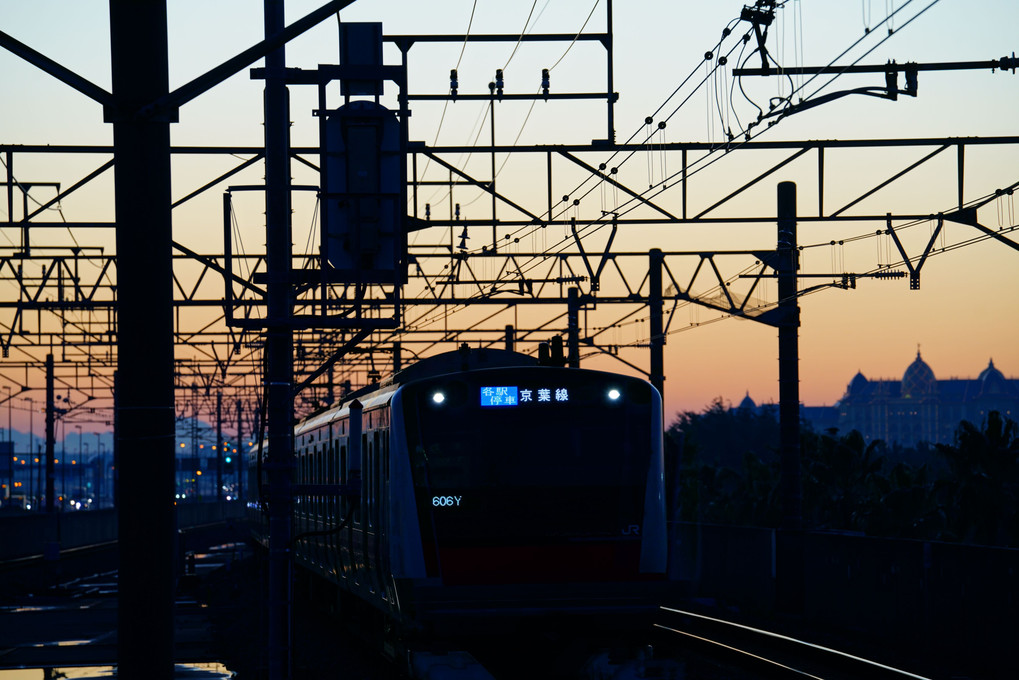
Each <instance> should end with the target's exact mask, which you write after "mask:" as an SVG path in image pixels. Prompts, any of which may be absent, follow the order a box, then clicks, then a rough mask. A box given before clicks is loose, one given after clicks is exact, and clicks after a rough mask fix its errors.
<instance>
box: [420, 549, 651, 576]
mask: <svg viewBox="0 0 1019 680" xmlns="http://www.w3.org/2000/svg"><path fill="white" fill-rule="evenodd" d="M439 555H440V568H441V570H442V580H443V582H444V583H445V584H447V585H479V584H487V583H492V584H497V583H569V582H579V581H620V580H627V581H628V580H634V579H640V578H641V575H640V574H639V573H638V568H639V565H640V541H625V542H624V541H613V542H609V541H604V542H590V543H570V544H559V545H518V546H482V547H457V548H452V547H442V548H440V549H439Z"/></svg>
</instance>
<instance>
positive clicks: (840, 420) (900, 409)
mask: <svg viewBox="0 0 1019 680" xmlns="http://www.w3.org/2000/svg"><path fill="white" fill-rule="evenodd" d="M755 407H756V406H755V404H754V402H753V400H752V399H750V395H749V394H748V395H747V396H746V397H744V399H743V401H742V402H741V403H740V405H739V408H750V409H754V408H755ZM991 411H998V412H999V413H1001V414H1002V415H1003V416H1005V417H1008V418H1011V419H1012V420H1016V419H1017V416H1019V379H1015V378H1006V377H1005V376H1004V375H1003V374H1002V373H1001V371H999V370H998V369H997V368H995V366H994V360H993V359H992V360H990V361H989V362H988V364H987V368H985V369H984V370H983V371H981V373H980V375H978V376H977V377H976V378H972V379H966V378H963V379H960V378H951V379H948V380H938V379H937V378H935V376H934V371H933V370H932V369H931V367H930V366H928V365H927V363H926V362H925V361H924V360H923V359H922V358H921V356H920V352H919V350H918V351H917V353H916V359H915V360H914V361H913V363H911V364H910V365H909V366H908V367H907V368H906V371H905V373H903V374H902V380H868V379H867V378H866V377H865V376H864V375H863V373H862V372H858V373H857V374H856V375H855V376H854V377H853V379H852V380H851V381H850V382H849V385H848V386H847V387H846V393H845V394H844V395H843V396H842V399H840V400H839V401H838V403H836V404H835V405H834V406H801V407H800V413H801V417H802V418H803V420H805V421H806V422H808V423H810V424H811V426H812V427H813V428H814V430H816V431H818V432H825V431H829V430H831V429H833V428H837V429H838V431H839V432H840V433H843V434H845V433H847V432H850V431H851V430H858V431H859V432H860V433H861V434H862V435H863V436H864V438H865V439H866V440H867V441H868V442H869V441H873V440H875V439H882V440H884V441H885V442H887V443H889V444H891V443H893V442H898V443H899V444H902V445H904V446H912V445H914V444H916V443H917V442H921V441H925V442H931V443H941V444H950V443H952V441H953V439H954V437H955V431H956V429H957V428H958V426H959V422H960V421H963V420H968V421H970V422H971V423H974V424H976V425H978V426H979V425H981V424H982V423H983V422H984V421H985V420H986V419H987V414H988V413H989V412H991Z"/></svg>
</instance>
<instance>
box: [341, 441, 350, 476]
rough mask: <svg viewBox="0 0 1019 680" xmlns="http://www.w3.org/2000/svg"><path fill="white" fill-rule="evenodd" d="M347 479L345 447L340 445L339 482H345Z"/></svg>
mask: <svg viewBox="0 0 1019 680" xmlns="http://www.w3.org/2000/svg"><path fill="white" fill-rule="evenodd" d="M348 481H349V480H348V479H347V447H346V446H345V445H341V446H340V484H346V483H347V482H348Z"/></svg>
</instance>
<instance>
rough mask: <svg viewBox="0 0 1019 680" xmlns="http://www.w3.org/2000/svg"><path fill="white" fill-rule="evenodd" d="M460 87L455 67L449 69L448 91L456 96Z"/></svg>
mask: <svg viewBox="0 0 1019 680" xmlns="http://www.w3.org/2000/svg"><path fill="white" fill-rule="evenodd" d="M459 87H460V79H459V78H458V77H457V74H456V69H455V68H451V69H449V93H450V94H451V95H453V96H454V97H456V92H457V89H459Z"/></svg>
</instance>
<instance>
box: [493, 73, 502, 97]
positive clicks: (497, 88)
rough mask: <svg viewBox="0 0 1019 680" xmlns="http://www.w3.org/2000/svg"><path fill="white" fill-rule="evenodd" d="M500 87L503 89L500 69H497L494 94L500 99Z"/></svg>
mask: <svg viewBox="0 0 1019 680" xmlns="http://www.w3.org/2000/svg"><path fill="white" fill-rule="evenodd" d="M502 87H503V80H502V69H501V68H497V69H495V93H496V94H497V95H498V96H500V97H501V96H502Z"/></svg>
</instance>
